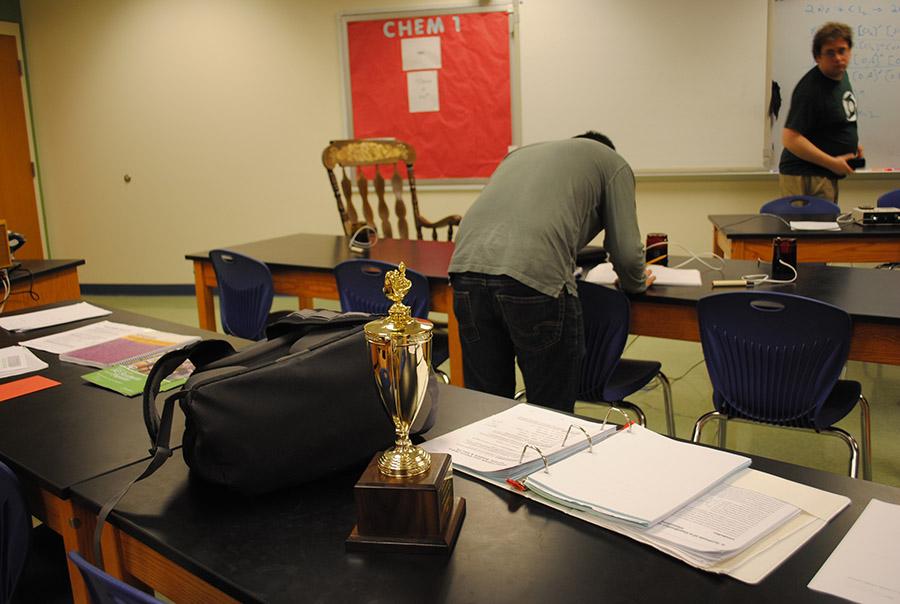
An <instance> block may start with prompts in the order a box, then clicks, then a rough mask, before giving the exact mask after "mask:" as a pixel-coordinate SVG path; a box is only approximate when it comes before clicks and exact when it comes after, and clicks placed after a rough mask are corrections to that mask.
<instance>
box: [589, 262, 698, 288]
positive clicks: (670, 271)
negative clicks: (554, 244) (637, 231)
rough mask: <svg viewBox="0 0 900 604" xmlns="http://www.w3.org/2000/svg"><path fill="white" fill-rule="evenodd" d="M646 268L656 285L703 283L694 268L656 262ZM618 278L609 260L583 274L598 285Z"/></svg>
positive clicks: (696, 285) (610, 282)
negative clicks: (653, 276)
mask: <svg viewBox="0 0 900 604" xmlns="http://www.w3.org/2000/svg"><path fill="white" fill-rule="evenodd" d="M647 268H649V269H650V272H651V273H653V274H654V275H655V276H656V281H654V283H655V284H656V285H689V286H692V287H700V286H701V285H702V284H703V280H702V279H701V278H700V271H698V270H697V269H695V268H669V267H668V266H660V265H658V264H651V265H649V266H648V267H647ZM618 278H619V277H618V276H617V275H616V273H615V271H613V265H612V263H611V262H604V263H603V264H598V265H597V266H595V267H594V268H592V269H591V270H589V271H588V272H587V274H586V275H585V276H584V280H585V281H587V282H588V283H597V284H599V285H612V284H613V283H615V282H616V280H617V279H618Z"/></svg>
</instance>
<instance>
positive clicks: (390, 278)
mask: <svg viewBox="0 0 900 604" xmlns="http://www.w3.org/2000/svg"><path fill="white" fill-rule="evenodd" d="M411 287H412V282H411V281H410V280H409V279H407V278H406V264H404V263H403V262H400V264H399V265H398V266H397V269H396V270H393V271H388V272H387V273H386V274H385V276H384V295H385V296H386V297H387V298H388V300H390V301H392V302H393V303H394V304H393V305H391V308H390V310H388V315H389V316H390V317H391V321H392V322H393V323H394V325H396V326H398V327H402V326H403V325H406V324H407V323H409V322H410V321H412V315H411V314H410V308H409V306H407V305H405V304H404V303H403V298H405V297H406V294H407V293H409V290H410V288H411Z"/></svg>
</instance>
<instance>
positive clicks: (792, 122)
mask: <svg viewBox="0 0 900 604" xmlns="http://www.w3.org/2000/svg"><path fill="white" fill-rule="evenodd" d="M852 48H853V31H852V30H851V29H850V27H849V26H848V25H844V24H843V23H826V24H825V25H823V26H822V27H821V28H819V31H817V32H816V35H815V36H814V37H813V47H812V52H813V58H814V59H815V61H816V66H815V67H813V68H812V69H810V70H809V71H808V72H807V73H806V75H804V76H803V77H802V78H801V79H800V81H799V82H798V83H797V87H796V88H794V94H793V95H791V108H790V111H789V112H788V116H787V120H786V121H785V124H784V129H783V130H782V133H781V142H782V144H783V145H784V151H783V152H782V153H781V162H780V164H779V166H778V170H779V172H780V173H781V175H780V177H779V184H780V185H781V192H782V195H812V196H814V197H821V198H823V199H829V200H831V201H833V202H835V203H837V200H838V179H841V178H844V177H845V176H847V175H848V174H850V173H851V172H853V168H851V167H850V165H848V164H847V160H848V159H851V158H854V157H862V147H860V146H859V136H858V134H857V131H856V116H857V114H856V98H855V97H854V96H853V88H851V86H850V78H849V77H848V76H847V65H848V64H849V63H850V56H851V49H852Z"/></svg>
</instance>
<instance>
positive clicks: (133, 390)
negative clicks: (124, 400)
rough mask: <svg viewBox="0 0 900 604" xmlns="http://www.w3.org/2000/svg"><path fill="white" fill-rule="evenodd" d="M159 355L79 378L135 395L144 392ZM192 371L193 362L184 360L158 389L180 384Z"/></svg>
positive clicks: (114, 390)
mask: <svg viewBox="0 0 900 604" xmlns="http://www.w3.org/2000/svg"><path fill="white" fill-rule="evenodd" d="M159 356H162V355H159ZM159 356H154V357H150V358H147V359H142V360H139V361H134V362H132V363H128V364H126V365H112V366H110V367H105V368H103V369H98V370H97V371H92V372H90V373H85V374H84V375H82V376H81V379H83V380H85V381H86V382H90V383H92V384H94V385H96V386H100V387H102V388H106V389H108V390H112V391H113V392H118V393H119V394H124V395H125V396H136V395H138V394H141V393H142V392H144V386H145V385H146V383H147V376H148V375H149V374H150V369H152V368H153V365H154V364H155V363H156V361H158V360H159ZM193 371H194V365H193V363H191V362H190V361H185V362H184V363H182V364H181V365H179V366H178V368H177V369H175V371H173V372H172V373H171V374H170V375H169V376H168V377H166V378H165V379H163V381H162V382H161V383H160V385H159V391H160V392H165V391H166V390H171V389H172V388H177V387H178V386H181V385H182V384H184V383H185V382H186V381H187V379H188V377H190V375H191V373H193Z"/></svg>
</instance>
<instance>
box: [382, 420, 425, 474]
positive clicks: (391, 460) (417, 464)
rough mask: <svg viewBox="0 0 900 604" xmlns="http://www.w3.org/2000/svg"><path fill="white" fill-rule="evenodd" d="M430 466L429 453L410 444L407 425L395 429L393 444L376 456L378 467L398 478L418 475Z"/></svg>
mask: <svg viewBox="0 0 900 604" xmlns="http://www.w3.org/2000/svg"><path fill="white" fill-rule="evenodd" d="M429 467H431V455H429V454H428V451H426V450H425V449H422V448H420V447H417V446H415V445H414V444H412V441H410V440H409V426H408V425H407V426H405V428H404V429H400V428H398V429H397V440H396V441H395V442H394V446H393V447H391V448H390V449H388V450H387V451H385V452H384V453H382V454H381V457H379V458H378V469H379V470H381V471H382V472H383V473H384V474H386V475H387V476H394V477H398V478H402V477H406V476H418V475H419V474H422V473H424V472H427V471H428V468H429Z"/></svg>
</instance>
